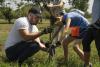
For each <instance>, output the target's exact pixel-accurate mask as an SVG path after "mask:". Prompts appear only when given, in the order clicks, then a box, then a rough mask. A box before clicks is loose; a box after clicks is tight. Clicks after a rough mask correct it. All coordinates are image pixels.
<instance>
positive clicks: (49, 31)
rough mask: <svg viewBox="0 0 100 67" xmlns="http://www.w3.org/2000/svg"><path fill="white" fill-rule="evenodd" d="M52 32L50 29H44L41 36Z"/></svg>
mask: <svg viewBox="0 0 100 67" xmlns="http://www.w3.org/2000/svg"><path fill="white" fill-rule="evenodd" d="M52 31H53V29H52V28H50V27H47V28H45V29H44V30H43V31H42V32H41V33H42V34H48V33H51V32H52Z"/></svg>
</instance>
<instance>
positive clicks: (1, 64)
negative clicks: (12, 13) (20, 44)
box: [0, 21, 100, 67]
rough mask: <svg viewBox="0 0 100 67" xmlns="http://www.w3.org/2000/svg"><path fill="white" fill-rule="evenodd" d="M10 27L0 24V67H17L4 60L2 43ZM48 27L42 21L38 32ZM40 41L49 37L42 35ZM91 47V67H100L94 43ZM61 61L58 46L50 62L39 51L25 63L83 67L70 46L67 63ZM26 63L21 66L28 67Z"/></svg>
mask: <svg viewBox="0 0 100 67" xmlns="http://www.w3.org/2000/svg"><path fill="white" fill-rule="evenodd" d="M12 25H13V24H0V67H18V66H17V62H15V63H12V62H9V61H7V60H6V59H5V54H4V50H3V45H4V42H5V40H6V38H7V35H8V33H9V31H10V29H11V27H12ZM48 25H49V24H48V21H44V22H43V23H42V24H39V25H38V27H39V29H40V30H42V29H43V28H44V27H46V26H48ZM41 39H43V40H46V41H48V39H49V37H48V35H43V36H42V37H41ZM71 44H72V43H71ZM91 47H92V49H91V50H92V52H91V62H92V63H93V67H100V63H99V60H98V55H97V51H96V49H95V45H94V42H92V44H91ZM63 60H64V59H63V49H62V46H60V47H58V48H57V49H56V55H55V56H54V58H53V60H51V61H50V62H48V54H47V53H46V52H43V51H39V52H38V53H37V54H35V55H34V56H33V57H31V58H29V59H28V60H27V61H26V62H28V63H32V67H83V62H82V61H81V60H80V58H79V57H78V55H77V54H76V53H75V52H74V50H73V48H72V45H70V46H69V61H68V62H67V63H65V62H63ZM26 62H25V63H24V64H23V67H28V66H27V64H26Z"/></svg>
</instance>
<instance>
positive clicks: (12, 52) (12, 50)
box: [5, 41, 40, 63]
mask: <svg viewBox="0 0 100 67" xmlns="http://www.w3.org/2000/svg"><path fill="white" fill-rule="evenodd" d="M39 50H40V47H39V44H38V43H37V42H25V41H21V42H19V43H17V44H15V45H14V46H11V47H9V48H8V49H6V51H5V52H6V56H7V58H8V59H9V60H10V61H16V60H18V62H19V63H22V62H23V61H24V60H26V59H27V58H28V57H31V56H32V55H34V54H35V53H37V52H38V51H39Z"/></svg>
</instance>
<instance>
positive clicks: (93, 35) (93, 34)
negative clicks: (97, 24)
mask: <svg viewBox="0 0 100 67" xmlns="http://www.w3.org/2000/svg"><path fill="white" fill-rule="evenodd" d="M93 40H94V41H95V44H96V48H97V51H98V55H99V56H100V29H96V28H94V27H92V26H90V27H89V28H88V29H87V31H86V34H85V36H84V38H83V41H82V44H83V51H84V52H90V51H91V48H90V44H91V42H92V41H93Z"/></svg>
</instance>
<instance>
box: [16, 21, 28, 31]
mask: <svg viewBox="0 0 100 67" xmlns="http://www.w3.org/2000/svg"><path fill="white" fill-rule="evenodd" d="M15 26H16V29H17V30H19V29H28V24H27V23H26V22H23V21H20V20H17V21H16V23H15Z"/></svg>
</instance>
